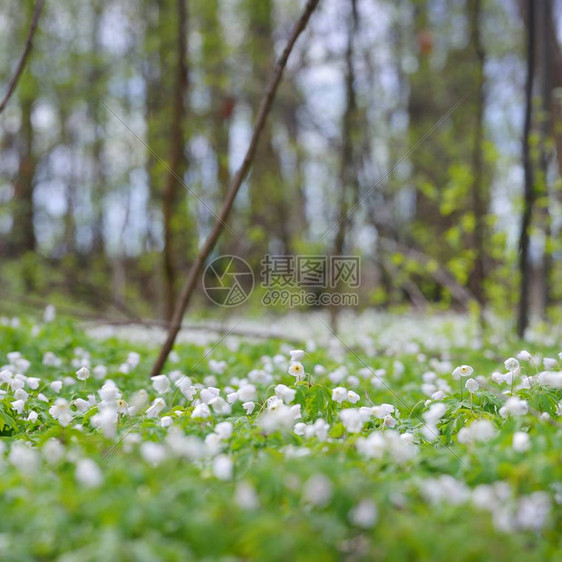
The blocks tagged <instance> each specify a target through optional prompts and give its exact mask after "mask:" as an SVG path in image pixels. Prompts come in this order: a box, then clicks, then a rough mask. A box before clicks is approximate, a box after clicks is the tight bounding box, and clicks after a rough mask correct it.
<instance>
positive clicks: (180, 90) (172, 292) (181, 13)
mask: <svg viewBox="0 0 562 562" xmlns="http://www.w3.org/2000/svg"><path fill="white" fill-rule="evenodd" d="M185 2H186V0H177V37H176V40H177V44H176V49H177V54H176V57H177V59H176V69H175V71H176V76H175V86H174V109H173V112H172V121H171V123H170V162H169V173H168V175H167V179H166V186H165V189H164V197H163V201H162V204H163V217H164V279H165V287H164V299H165V300H164V302H165V317H166V320H168V321H169V320H170V319H171V318H172V316H173V314H174V305H175V302H176V277H177V270H178V263H177V258H178V253H179V245H180V244H181V242H180V240H179V237H178V233H179V229H178V224H177V222H178V214H181V213H178V211H179V209H178V207H179V206H180V203H181V195H182V193H183V189H184V188H183V186H182V185H181V184H180V182H179V181H178V179H177V178H178V176H179V177H182V175H183V172H184V170H185V154H184V150H185V132H184V122H185V117H186V110H185V94H186V91H187V87H188V76H187V63H186V56H187V8H186V4H185Z"/></svg>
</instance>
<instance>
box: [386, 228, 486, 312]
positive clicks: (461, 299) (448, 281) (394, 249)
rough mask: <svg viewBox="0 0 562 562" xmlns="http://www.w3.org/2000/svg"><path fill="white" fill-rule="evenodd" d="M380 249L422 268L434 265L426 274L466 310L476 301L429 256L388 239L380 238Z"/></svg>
mask: <svg viewBox="0 0 562 562" xmlns="http://www.w3.org/2000/svg"><path fill="white" fill-rule="evenodd" d="M380 247H381V248H382V249H383V250H384V251H385V252H389V253H399V254H402V255H403V256H404V257H406V258H408V259H412V260H414V261H415V262H417V263H419V264H420V265H423V266H428V265H429V263H430V262H431V263H435V264H436V267H435V268H431V270H429V269H428V271H427V273H429V275H431V276H432V277H433V279H434V280H435V281H436V282H437V283H439V284H440V285H442V286H443V287H445V288H446V289H447V290H448V291H449V292H450V293H451V295H452V297H453V298H454V299H455V300H456V301H457V302H458V303H459V304H461V305H462V306H464V307H465V308H468V305H469V304H470V303H471V302H472V301H475V300H476V299H475V297H474V295H473V294H472V293H471V292H470V291H469V290H468V289H467V288H466V287H463V286H462V285H461V284H460V283H459V282H458V281H457V280H456V279H455V278H454V277H453V275H451V273H449V271H447V269H445V268H444V267H443V266H442V265H440V264H437V263H436V262H435V260H434V259H433V258H432V257H431V256H428V255H427V254H424V253H423V252H420V251H419V250H415V249H414V248H410V247H409V246H406V245H405V244H402V243H401V242H398V241H397V240H391V239H389V238H381V239H380Z"/></svg>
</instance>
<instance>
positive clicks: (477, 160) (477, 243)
mask: <svg viewBox="0 0 562 562" xmlns="http://www.w3.org/2000/svg"><path fill="white" fill-rule="evenodd" d="M469 9H470V27H471V38H472V43H473V46H474V50H475V51H476V61H477V62H476V102H475V113H474V119H475V128H474V144H473V148H472V175H473V181H472V212H473V213H474V234H473V248H474V254H475V256H474V267H473V270H472V274H471V276H470V288H471V292H472V294H473V295H474V297H475V298H476V300H477V302H478V304H479V305H480V324H481V327H483V324H484V315H483V312H484V306H485V294H484V280H485V275H486V274H485V270H484V267H485V266H484V264H485V253H484V252H485V251H484V243H485V239H486V203H485V198H484V193H483V191H484V190H483V187H484V186H483V185H482V183H483V155H482V144H483V141H484V84H485V76H484V63H485V53H484V47H483V45H482V40H481V37H480V18H481V16H480V14H481V0H471V1H470V5H469Z"/></svg>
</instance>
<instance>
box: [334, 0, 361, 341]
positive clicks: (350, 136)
mask: <svg viewBox="0 0 562 562" xmlns="http://www.w3.org/2000/svg"><path fill="white" fill-rule="evenodd" d="M358 25H359V17H358V12H357V1H356V0H351V13H350V16H349V26H348V33H347V48H346V52H345V64H346V74H345V104H346V105H345V111H344V115H343V120H342V140H341V143H342V145H341V158H340V178H339V179H340V192H339V202H338V218H337V229H336V236H335V239H334V246H333V249H332V255H334V256H340V255H343V253H344V249H345V243H346V235H347V231H348V225H349V223H350V218H349V217H348V213H349V209H350V207H351V205H352V199H353V198H354V197H356V196H357V193H358V184H357V173H358V170H357V166H356V164H357V163H356V157H355V144H356V141H357V138H356V136H357V133H358V127H357V94H356V92H355V67H354V62H353V57H354V54H355V49H354V38H355V35H356V33H357V28H358ZM340 289H341V286H336V287H333V290H334V292H337V291H339V290H340ZM338 312H339V308H338V307H335V306H331V307H330V324H331V328H332V331H334V332H335V333H337V328H338V326H337V324H338Z"/></svg>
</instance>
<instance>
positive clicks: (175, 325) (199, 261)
mask: <svg viewBox="0 0 562 562" xmlns="http://www.w3.org/2000/svg"><path fill="white" fill-rule="evenodd" d="M318 2H319V0H308V2H307V3H306V7H305V8H304V11H303V13H302V15H301V17H300V19H299V21H298V22H297V23H296V25H295V27H294V29H293V31H292V33H291V36H290V37H289V40H288V41H287V45H286V46H285V49H284V50H283V53H282V55H281V57H280V58H279V60H278V61H277V64H276V65H275V68H274V70H273V74H272V75H271V78H270V80H269V83H268V85H267V89H266V91H265V94H264V96H263V98H262V100H261V103H260V107H259V110H258V114H257V118H256V124H255V125H254V130H253V133H252V138H251V141H250V146H249V147H248V150H247V152H246V156H245V157H244V161H243V162H242V165H241V166H240V168H239V169H238V171H237V172H236V174H235V175H234V177H233V178H232V181H231V182H230V186H229V188H228V192H227V195H226V199H225V201H224V203H223V206H222V209H221V211H220V214H219V220H218V221H217V222H216V223H215V225H214V227H213V230H212V231H211V232H210V233H209V235H208V237H207V239H206V240H205V243H204V244H203V246H202V248H201V250H200V251H199V255H198V256H197V258H196V259H195V262H194V263H193V265H192V266H191V269H190V270H189V274H188V276H187V279H186V281H185V285H184V287H183V290H182V292H181V295H180V300H179V302H178V303H177V306H176V310H175V311H174V315H173V317H172V320H171V323H170V329H169V332H168V337H167V338H166V341H165V342H164V345H163V346H162V349H161V350H160V354H159V355H158V358H157V359H156V362H155V363H154V366H153V367H152V372H151V376H156V375H158V374H159V373H160V371H161V370H162V367H163V366H164V363H165V362H166V359H167V358H168V355H169V353H170V351H171V350H172V347H173V346H174V342H175V341H176V337H177V335H178V332H179V331H180V329H181V324H182V319H183V315H184V314H185V310H186V309H187V306H188V304H189V301H190V300H191V297H192V295H193V292H194V291H195V287H196V285H197V280H198V278H199V274H200V273H201V270H202V269H203V265H204V263H205V260H206V259H207V257H208V256H209V254H210V253H211V252H212V251H213V248H214V247H215V244H216V243H217V241H218V239H219V237H220V235H221V233H222V231H223V228H224V223H225V221H226V220H227V219H228V216H229V215H230V211H231V210H232V205H233V203H234V199H235V198H236V195H237V194H238V191H239V190H240V187H241V185H242V182H243V181H244V179H245V178H246V175H247V174H248V172H249V170H250V168H251V166H252V161H253V159H254V156H255V154H256V149H257V147H258V142H259V138H260V135H261V133H262V130H263V127H264V125H265V122H266V119H267V116H268V114H269V112H270V110H271V106H272V104H273V100H274V98H275V93H276V91H277V87H278V86H279V82H280V81H281V78H282V76H283V71H284V70H285V66H286V65H287V60H288V59H289V55H290V54H291V51H292V50H293V47H294V45H295V43H296V41H297V39H298V37H299V35H300V34H301V33H302V32H303V31H304V29H305V28H306V25H307V24H308V20H309V19H310V16H311V15H312V12H313V11H314V10H315V8H316V6H317V5H318Z"/></svg>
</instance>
